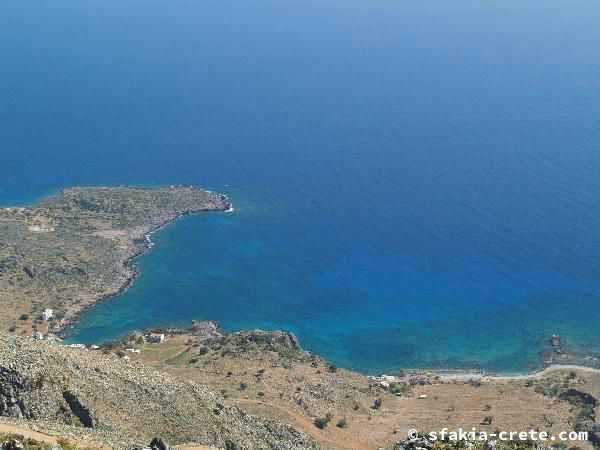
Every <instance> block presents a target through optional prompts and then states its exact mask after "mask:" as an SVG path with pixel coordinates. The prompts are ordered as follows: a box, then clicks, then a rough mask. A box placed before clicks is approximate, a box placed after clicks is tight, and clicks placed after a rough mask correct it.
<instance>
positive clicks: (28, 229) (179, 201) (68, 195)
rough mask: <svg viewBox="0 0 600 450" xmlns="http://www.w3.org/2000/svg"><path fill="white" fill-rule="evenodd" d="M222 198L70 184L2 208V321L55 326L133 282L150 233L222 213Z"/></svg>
mask: <svg viewBox="0 0 600 450" xmlns="http://www.w3.org/2000/svg"><path fill="white" fill-rule="evenodd" d="M229 208H230V204H229V203H228V201H227V199H226V198H225V196H223V195H220V194H214V193H211V192H208V191H204V190H201V189H196V188H193V187H181V186H179V187H174V186H173V187H165V188H158V189H140V188H135V187H76V188H70V189H66V190H63V191H60V192H58V193H56V194H54V195H52V196H50V197H48V198H45V199H43V200H41V201H39V202H37V203H35V204H33V205H30V206H27V207H23V208H3V209H0V299H1V301H2V314H1V315H0V325H1V326H2V327H3V328H5V329H8V330H9V331H11V332H16V333H21V334H24V335H28V334H30V333H31V331H32V329H41V330H42V331H46V330H47V328H46V325H48V324H44V323H42V322H41V321H39V317H40V315H41V314H42V312H43V311H44V310H46V309H48V308H49V309H52V310H53V317H52V318H51V321H50V322H49V325H50V329H52V330H53V331H57V330H58V329H60V328H61V327H64V326H65V325H66V324H68V323H69V322H70V321H72V320H73V319H74V318H76V317H77V314H78V313H80V312H81V310H82V309H84V308H86V307H88V306H90V305H93V304H94V303H96V302H98V301H100V300H102V299H104V298H106V297H109V296H111V295H115V294H118V293H120V292H122V291H123V290H125V289H127V287H128V286H129V285H130V284H131V282H132V280H133V279H134V278H135V276H136V275H137V271H138V270H137V268H136V267H135V265H134V264H132V263H131V260H132V259H133V258H135V257H136V256H138V255H140V254H141V253H142V252H144V251H145V250H147V249H148V248H149V246H150V245H151V243H150V240H149V235H150V234H151V233H153V232H154V231H156V230H158V229H160V228H162V227H164V226H165V225H167V224H168V223H170V222H171V221H173V220H175V219H177V218H179V217H181V216H183V215H186V214H192V213H199V212H208V211H225V210H228V209H229Z"/></svg>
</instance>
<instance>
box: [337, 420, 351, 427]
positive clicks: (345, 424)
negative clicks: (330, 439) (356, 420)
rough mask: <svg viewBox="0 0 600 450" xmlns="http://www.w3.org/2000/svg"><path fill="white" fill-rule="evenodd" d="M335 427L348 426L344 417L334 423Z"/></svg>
mask: <svg viewBox="0 0 600 450" xmlns="http://www.w3.org/2000/svg"><path fill="white" fill-rule="evenodd" d="M336 427H338V428H348V422H347V421H346V419H342V420H340V421H339V422H338V423H337V424H336Z"/></svg>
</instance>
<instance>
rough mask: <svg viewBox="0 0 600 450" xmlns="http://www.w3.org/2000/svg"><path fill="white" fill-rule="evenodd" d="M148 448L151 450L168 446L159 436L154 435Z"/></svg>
mask: <svg viewBox="0 0 600 450" xmlns="http://www.w3.org/2000/svg"><path fill="white" fill-rule="evenodd" d="M150 448H151V449H152V450H169V449H170V447H169V446H168V445H167V443H166V442H165V441H163V440H162V438H160V437H155V438H154V439H152V441H150Z"/></svg>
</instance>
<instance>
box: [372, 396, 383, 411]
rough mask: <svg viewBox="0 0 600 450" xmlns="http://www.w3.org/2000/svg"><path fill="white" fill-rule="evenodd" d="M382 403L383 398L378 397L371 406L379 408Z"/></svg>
mask: <svg viewBox="0 0 600 450" xmlns="http://www.w3.org/2000/svg"><path fill="white" fill-rule="evenodd" d="M382 403H383V400H381V399H380V398H376V399H375V401H374V402H373V406H371V408H372V409H379V408H381V404H382Z"/></svg>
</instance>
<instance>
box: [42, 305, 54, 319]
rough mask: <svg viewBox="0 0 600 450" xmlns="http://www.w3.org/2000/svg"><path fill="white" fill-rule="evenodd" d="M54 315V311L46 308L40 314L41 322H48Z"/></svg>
mask: <svg viewBox="0 0 600 450" xmlns="http://www.w3.org/2000/svg"><path fill="white" fill-rule="evenodd" d="M53 315H54V311H53V310H51V309H50V308H47V309H46V310H45V311H44V312H43V313H42V320H43V321H44V322H48V321H49V320H50V319H51V318H52V316H53Z"/></svg>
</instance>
